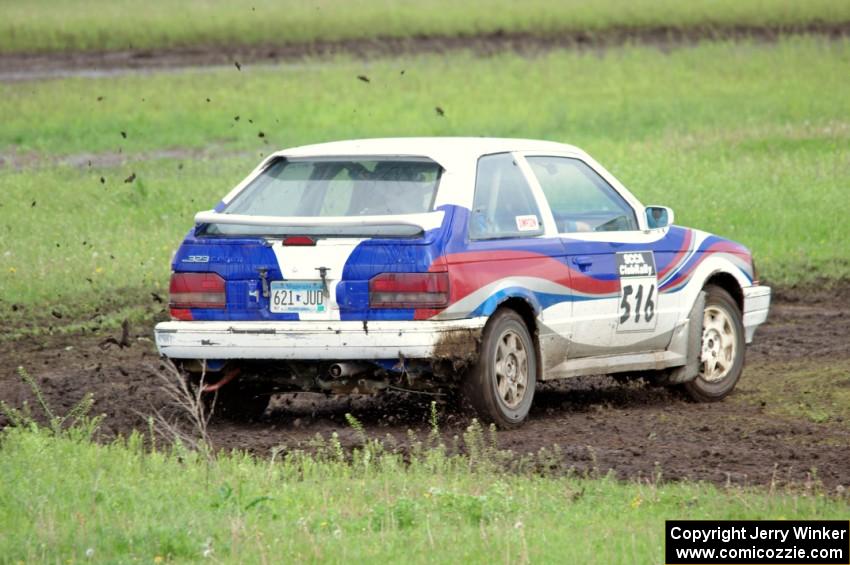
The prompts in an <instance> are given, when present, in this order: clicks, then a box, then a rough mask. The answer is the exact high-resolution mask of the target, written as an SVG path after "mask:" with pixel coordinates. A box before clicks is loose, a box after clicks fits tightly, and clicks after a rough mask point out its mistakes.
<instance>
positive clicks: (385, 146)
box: [275, 137, 584, 169]
mask: <svg viewBox="0 0 850 565" xmlns="http://www.w3.org/2000/svg"><path fill="white" fill-rule="evenodd" d="M507 151H557V152H559V153H563V152H569V153H576V154H580V155H584V151H582V150H581V149H579V148H577V147H574V146H572V145H566V144H563V143H556V142H554V141H539V140H534V139H509V138H496V137H395V138H392V137H388V138H376V139H352V140H348V141H332V142H329V143H318V144H315V145H304V146H301V147H293V148H291V149H284V150H283V151H279V152H277V153H275V155H276V156H287V157H329V156H339V157H342V156H345V157H354V156H360V155H363V156H379V155H386V156H390V155H394V156H395V155H397V156H402V155H403V156H422V157H428V158H430V159H432V160H434V161H436V162H437V163H439V164H440V165H442V166H443V168H445V169H450V168H452V166H453V165H456V164H458V163H461V162H464V161H465V162H467V163H469V162H472V163H474V162H475V161H477V160H478V158H479V157H480V156H481V155H487V154H489V153H503V152H507Z"/></svg>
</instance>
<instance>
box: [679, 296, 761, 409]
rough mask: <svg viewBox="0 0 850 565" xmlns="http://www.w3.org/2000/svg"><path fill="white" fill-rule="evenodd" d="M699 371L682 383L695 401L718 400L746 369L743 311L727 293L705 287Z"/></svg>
mask: <svg viewBox="0 0 850 565" xmlns="http://www.w3.org/2000/svg"><path fill="white" fill-rule="evenodd" d="M705 292H706V297H705V311H704V314H703V329H702V348H701V353H700V355H701V358H700V371H699V375H697V377H696V379H694V380H692V381H690V382H686V383H684V384H683V385H682V389H683V390H684V392H685V393H686V394H687V395H688V396H690V398H691V399H693V400H695V401H696V402H717V401H718V400H722V399H724V398H726V397H727V396H728V395H729V393H731V392H732V390H733V389H734V388H735V385H736V384H737V383H738V379H740V378H741V371H742V370H743V369H744V349H745V347H746V344H745V342H744V323H743V318H742V315H741V310H740V309H739V308H738V305H737V304H736V303H735V300H734V299H733V298H732V296H730V295H729V293H728V292H726V291H725V290H723V289H722V288H720V287H718V286H713V285H712V286H707V287H705Z"/></svg>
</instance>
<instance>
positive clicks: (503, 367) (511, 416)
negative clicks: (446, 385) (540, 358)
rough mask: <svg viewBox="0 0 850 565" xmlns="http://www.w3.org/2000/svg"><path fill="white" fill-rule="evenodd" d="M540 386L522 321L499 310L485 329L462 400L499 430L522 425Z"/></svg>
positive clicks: (535, 357)
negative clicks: (536, 389) (476, 359)
mask: <svg viewBox="0 0 850 565" xmlns="http://www.w3.org/2000/svg"><path fill="white" fill-rule="evenodd" d="M536 384H537V353H536V350H535V348H534V341H533V340H532V339H531V335H530V334H529V333H528V328H527V327H526V325H525V322H524V321H523V319H522V318H521V317H520V316H519V314H517V313H516V312H515V311H513V310H510V309H502V310H498V311H497V312H496V313H495V314H493V316H492V317H491V318H490V320H489V321H488V322H487V325H486V326H485V327H484V335H483V337H482V341H481V346H480V348H479V356H478V362H477V363H476V364H475V366H474V367H473V368H472V370H471V371H469V373H468V374H467V375H466V378H465V379H464V383H463V397H464V399H465V400H466V401H467V402H468V403H469V404H470V405H471V406H472V408H474V409H475V411H476V413H477V414H478V415H479V416H480V417H481V418H483V419H485V420H488V421H490V422H493V423H494V424H496V425H497V426H499V427H500V428H515V427H518V426H519V425H521V424H522V423H523V422H524V421H525V419H526V417H528V411H529V409H530V408H531V401H532V399H533V398H534V389H535V386H536Z"/></svg>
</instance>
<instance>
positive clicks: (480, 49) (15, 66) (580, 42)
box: [0, 21, 850, 82]
mask: <svg viewBox="0 0 850 565" xmlns="http://www.w3.org/2000/svg"><path fill="white" fill-rule="evenodd" d="M790 35H817V36H821V37H825V38H829V39H842V38H846V37H848V36H850V22H834V23H830V22H822V21H813V22H809V23H800V24H782V25H711V24H699V25H691V26H683V27H673V26H655V27H624V26H621V27H610V28H605V29H600V30H564V31H561V32H557V33H551V34H534V33H530V32H507V31H501V30H498V31H495V32H491V33H484V34H478V35H462V36H439V35H417V36H413V37H387V36H384V37H375V38H359V39H343V40H334V41H329V40H316V41H312V42H304V43H284V44H260V45H239V44H224V45H198V46H192V47H183V48H163V49H145V50H126V51H92V52H76V51H74V52H57V53H7V54H0V82H12V81H22V80H38V79H51V78H67V77H88V78H97V77H104V76H112V75H119V74H129V73H139V72H153V71H168V70H179V71H181V72H182V71H186V70H189V69H194V68H204V67H212V66H227V67H230V68H233V67H234V62H239V66H240V70H242V69H241V67H242V66H244V65H245V64H257V63H263V64H279V63H285V62H290V63H296V62H299V61H304V60H305V59H316V58H323V59H329V58H332V57H334V56H337V55H346V56H351V57H355V58H360V59H373V58H378V57H397V56H400V55H419V54H428V53H430V54H445V53H450V52H455V51H470V52H472V53H474V54H476V55H479V56H488V55H493V54H496V53H501V52H516V53H520V54H523V55H527V56H532V55H536V54H540V53H545V52H547V51H551V50H555V49H573V50H585V51H599V50H604V49H608V48H611V47H618V46H622V45H646V46H651V47H656V48H659V49H662V50H670V49H675V48H681V47H687V46H691V45H695V44H697V43H699V42H701V41H727V40H732V41H760V42H773V41H777V40H779V39H780V38H782V37H787V36H790Z"/></svg>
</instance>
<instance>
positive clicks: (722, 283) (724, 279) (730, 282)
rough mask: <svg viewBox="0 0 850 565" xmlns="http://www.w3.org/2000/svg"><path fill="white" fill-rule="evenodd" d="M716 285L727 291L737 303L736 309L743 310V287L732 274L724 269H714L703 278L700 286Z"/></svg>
mask: <svg viewBox="0 0 850 565" xmlns="http://www.w3.org/2000/svg"><path fill="white" fill-rule="evenodd" d="M707 286H717V287H720V288H722V289H723V290H725V291H726V292H728V293H729V295H730V296H731V297H732V298H733V299H734V300H735V304H737V305H738V309H739V310H740V311H741V312H743V311H744V289H743V288H742V287H741V284H740V283H739V282H738V279H736V278H735V276H734V275H732V274H730V273H727V272H725V271H715V272H713V273H712V274H711V275H709V276H708V278H707V279H705V282H704V283H703V285H702V287H703V288H705V287H707Z"/></svg>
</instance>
